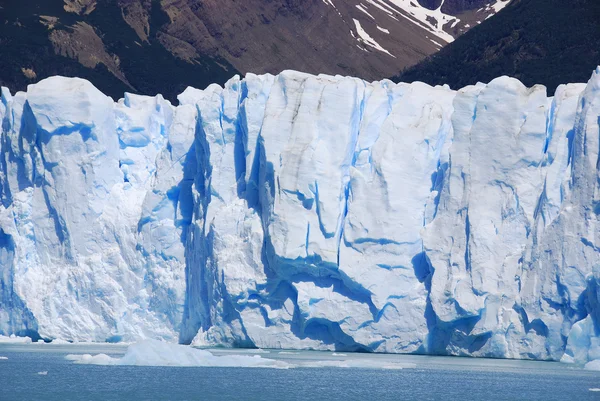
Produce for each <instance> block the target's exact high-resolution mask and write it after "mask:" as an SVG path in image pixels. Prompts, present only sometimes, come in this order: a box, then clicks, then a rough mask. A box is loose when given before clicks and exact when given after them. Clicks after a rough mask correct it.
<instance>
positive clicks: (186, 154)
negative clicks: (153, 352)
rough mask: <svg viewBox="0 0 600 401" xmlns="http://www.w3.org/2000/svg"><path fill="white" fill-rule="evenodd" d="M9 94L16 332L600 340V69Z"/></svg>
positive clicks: (10, 276)
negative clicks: (163, 91)
mask: <svg viewBox="0 0 600 401" xmlns="http://www.w3.org/2000/svg"><path fill="white" fill-rule="evenodd" d="M0 99H1V101H0V120H1V122H2V130H1V131H2V132H1V137H0V200H1V205H0V273H1V274H0V335H4V336H9V335H12V334H17V335H28V336H31V337H32V338H35V339H37V338H43V339H60V340H67V341H98V342H104V341H109V342H118V341H141V340H144V339H160V340H166V341H169V342H174V343H182V344H193V345H198V346H229V347H259V348H281V349H323V350H346V351H369V352H389V353H423V354H441V355H463V356H480V357H494V358H526V359H540V360H563V361H564V362H572V363H579V364H586V363H590V362H593V361H595V360H599V359H600V336H598V333H600V306H599V305H600V291H599V290H598V288H599V285H600V224H599V215H600V162H599V157H598V156H599V151H600V128H599V123H600V67H599V68H598V69H597V70H596V71H595V72H593V74H592V77H591V79H590V81H589V82H588V83H587V84H567V85H562V86H560V87H559V88H558V89H557V91H556V94H555V96H553V97H548V96H547V94H546V89H545V87H543V86H534V87H532V88H527V87H525V86H524V85H523V84H522V83H521V82H519V81H518V80H516V79H513V78H508V77H500V78H497V79H495V80H493V81H492V82H490V83H489V84H477V85H474V86H468V87H465V88H462V89H459V90H456V91H455V90H451V89H450V88H449V87H447V86H437V87H431V86H428V85H426V84H423V83H419V82H415V83H412V84H406V83H400V84H394V83H392V82H391V81H388V80H383V81H381V82H372V83H368V82H365V81H363V80H360V79H357V78H351V77H341V76H335V77H334V76H327V75H318V76H313V75H308V74H304V73H300V72H295V71H284V72H282V73H280V74H279V75H277V76H273V75H261V76H259V75H254V74H247V75H246V77H245V78H243V79H241V78H240V77H238V76H236V77H234V78H232V79H231V80H230V81H229V82H227V83H226V84H225V85H224V87H221V86H218V85H211V86H209V87H208V88H206V89H205V90H198V89H194V88H188V89H186V90H185V91H184V92H183V93H182V94H181V95H179V97H178V100H179V105H177V106H173V105H172V104H171V103H169V102H168V101H166V100H165V99H163V98H162V96H160V95H158V96H155V97H149V96H140V95H133V94H125V96H124V98H123V99H120V100H119V101H117V102H115V101H113V99H111V98H109V97H107V96H105V95H103V94H102V93H101V92H100V91H98V90H97V89H96V88H95V87H94V86H93V85H92V84H91V83H89V82H88V81H85V80H82V79H78V78H64V77H52V78H48V79H45V80H43V81H40V82H39V83H37V84H33V85H30V86H29V87H28V90H27V92H19V93H17V94H15V95H12V94H11V93H10V91H9V90H8V89H7V88H2V92H1V98H0Z"/></svg>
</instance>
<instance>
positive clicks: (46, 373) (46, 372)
mask: <svg viewBox="0 0 600 401" xmlns="http://www.w3.org/2000/svg"><path fill="white" fill-rule="evenodd" d="M37 374H38V375H40V376H46V375H48V371H47V370H44V371H42V372H37Z"/></svg>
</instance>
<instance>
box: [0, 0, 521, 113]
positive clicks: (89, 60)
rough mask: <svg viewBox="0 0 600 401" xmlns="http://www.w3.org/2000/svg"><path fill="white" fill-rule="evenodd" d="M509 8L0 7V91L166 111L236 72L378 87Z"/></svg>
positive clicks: (398, 1) (161, 3)
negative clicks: (161, 99) (88, 96)
mask: <svg viewBox="0 0 600 401" xmlns="http://www.w3.org/2000/svg"><path fill="white" fill-rule="evenodd" d="M508 1H509V0H471V1H463V0H433V1H432V0H420V1H419V2H416V1H408V0H303V1H299V0H272V1H269V2H265V1H263V0H246V1H243V2H239V1H233V0H225V1H222V0H220V1H216V0H103V1H97V0H26V1H22V2H15V1H12V0H0V55H1V56H2V58H3V63H2V65H1V66H0V84H2V85H5V86H8V87H10V88H11V89H13V90H22V89H25V87H26V85H27V84H29V83H33V82H36V81H37V80H39V79H41V78H44V77H47V76H50V75H56V74H60V75H67V76H74V75H76V76H80V77H84V78H87V79H90V80H91V81H92V82H93V83H94V84H95V85H96V86H97V87H99V88H100V89H101V90H103V91H104V92H105V93H108V94H110V95H111V96H113V97H120V96H121V95H122V93H123V91H125V90H127V91H130V92H137V93H146V94H154V93H162V94H163V95H165V96H166V97H167V98H168V99H170V100H173V101H174V100H175V96H176V94H177V93H180V92H181V91H182V90H183V89H184V88H185V87H186V86H188V85H191V86H195V87H206V86H207V85H208V84H209V83H212V82H215V83H219V84H223V83H224V82H225V81H226V80H227V79H228V78H229V77H231V76H232V75H234V74H235V73H237V72H240V73H243V74H245V73H247V72H255V73H267V72H268V73H278V72H280V71H282V70H285V69H297V70H302V71H306V72H312V73H326V74H342V75H354V76H358V77H361V78H364V79H367V80H374V79H381V78H382V77H386V76H390V75H392V74H394V73H395V72H397V71H398V70H400V69H402V68H405V67H407V66H410V65H413V64H415V63H417V62H419V61H420V60H422V59H423V58H424V57H426V56H427V55H430V54H432V53H435V52H437V51H438V50H439V49H440V48H441V47H442V46H443V45H445V44H446V43H448V42H451V41H452V40H454V37H456V36H459V35H461V34H462V33H463V32H464V31H466V30H468V29H469V27H470V26H472V25H476V24H477V23H478V22H481V21H483V20H484V19H486V18H488V17H489V16H491V15H493V14H494V13H495V12H496V10H498V9H500V8H502V7H503V6H504V5H505V4H506V3H507V2H508Z"/></svg>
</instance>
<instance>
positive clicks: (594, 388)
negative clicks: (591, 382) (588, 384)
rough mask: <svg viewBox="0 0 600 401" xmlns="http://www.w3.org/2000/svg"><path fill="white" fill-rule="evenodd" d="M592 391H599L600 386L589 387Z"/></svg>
mask: <svg viewBox="0 0 600 401" xmlns="http://www.w3.org/2000/svg"><path fill="white" fill-rule="evenodd" d="M589 390H590V391H594V392H599V391H600V388H596V387H592V388H591V389H589Z"/></svg>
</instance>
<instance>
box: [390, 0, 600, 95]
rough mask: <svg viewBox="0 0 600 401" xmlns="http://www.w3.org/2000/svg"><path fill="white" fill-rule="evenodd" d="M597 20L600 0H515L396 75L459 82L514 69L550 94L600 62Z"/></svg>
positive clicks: (454, 84) (513, 72)
mask: <svg viewBox="0 0 600 401" xmlns="http://www.w3.org/2000/svg"><path fill="white" fill-rule="evenodd" d="M442 8H443V7H442ZM599 21H600V2H598V1H597V0H570V1H562V0H515V1H514V2H513V3H511V4H510V5H509V6H508V7H506V8H505V9H504V10H502V11H501V12H500V13H498V15H497V16H495V17H494V18H492V19H490V20H489V21H486V22H485V23H484V24H482V25H481V26H478V27H476V28H475V29H473V30H471V31H469V32H468V33H466V34H465V35H463V36H461V37H460V38H459V39H458V40H456V41H455V42H453V43H451V44H450V45H448V46H447V47H445V48H444V49H442V50H441V51H440V52H439V53H437V54H435V55H434V56H432V57H430V58H428V59H427V60H424V61H422V62H421V63H419V64H417V65H415V66H413V67H411V68H408V69H407V70H405V71H404V72H402V73H401V74H400V75H398V76H396V77H394V78H393V79H394V80H395V81H406V82H412V81H423V82H427V83H429V84H432V85H439V84H449V85H450V86H451V87H452V88H460V87H463V86H465V85H470V84H475V83H477V82H489V81H490V80H492V79H493V78H495V77H497V76H500V75H510V76H513V77H515V78H518V79H519V80H521V81H522V82H523V83H524V84H526V85H528V86H532V85H534V84H544V85H546V86H547V87H548V92H549V93H550V94H552V93H554V91H555V89H556V87H557V86H558V85H560V84H562V83H565V82H587V80H588V79H589V71H590V70H593V69H594V68H595V67H596V66H597V65H598V64H600V50H599V47H598V43H600V23H599Z"/></svg>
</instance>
